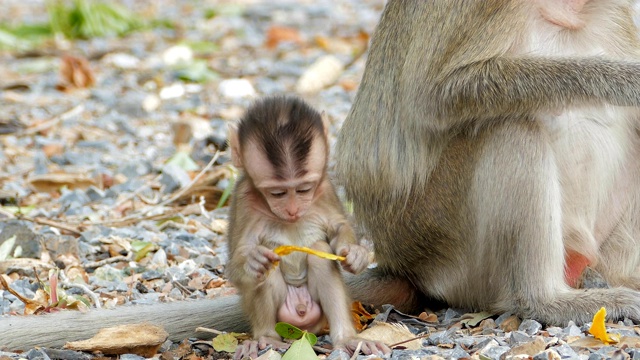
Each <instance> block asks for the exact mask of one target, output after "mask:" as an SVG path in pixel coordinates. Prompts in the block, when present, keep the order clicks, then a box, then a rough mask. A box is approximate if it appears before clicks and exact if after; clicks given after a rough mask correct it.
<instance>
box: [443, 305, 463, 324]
mask: <svg viewBox="0 0 640 360" xmlns="http://www.w3.org/2000/svg"><path fill="white" fill-rule="evenodd" d="M461 316H462V314H461V313H460V312H459V311H457V310H455V309H452V308H449V309H447V311H446V312H445V313H444V320H442V322H443V323H445V324H449V323H450V322H452V321H455V320H457V319H458V318H460V317H461Z"/></svg>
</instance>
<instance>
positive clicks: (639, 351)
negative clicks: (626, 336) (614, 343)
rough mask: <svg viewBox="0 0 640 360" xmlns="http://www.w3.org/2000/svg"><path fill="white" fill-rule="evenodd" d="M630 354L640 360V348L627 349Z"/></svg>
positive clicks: (635, 359) (634, 359) (632, 357)
mask: <svg viewBox="0 0 640 360" xmlns="http://www.w3.org/2000/svg"><path fill="white" fill-rule="evenodd" d="M627 352H628V353H629V356H631V359H633V360H640V349H627Z"/></svg>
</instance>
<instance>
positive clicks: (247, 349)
mask: <svg viewBox="0 0 640 360" xmlns="http://www.w3.org/2000/svg"><path fill="white" fill-rule="evenodd" d="M269 345H271V348H272V349H274V350H286V349H288V348H289V346H290V345H291V344H289V343H286V342H283V341H280V340H278V339H274V338H271V337H268V336H261V337H260V338H259V339H258V340H245V341H244V342H243V343H242V345H238V348H237V349H236V353H235V354H234V355H233V359H234V360H240V359H246V358H251V359H255V358H257V357H258V351H260V350H263V349H265V348H267V346H269Z"/></svg>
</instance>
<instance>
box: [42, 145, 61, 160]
mask: <svg viewBox="0 0 640 360" xmlns="http://www.w3.org/2000/svg"><path fill="white" fill-rule="evenodd" d="M42 152H43V153H44V155H45V156H46V157H47V158H50V157H52V156H54V155H61V154H62V153H64V145H63V144H45V145H43V146H42Z"/></svg>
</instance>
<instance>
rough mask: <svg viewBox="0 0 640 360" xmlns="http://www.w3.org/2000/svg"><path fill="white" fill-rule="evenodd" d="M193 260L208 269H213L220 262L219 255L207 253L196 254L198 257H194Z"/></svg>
mask: <svg viewBox="0 0 640 360" xmlns="http://www.w3.org/2000/svg"><path fill="white" fill-rule="evenodd" d="M195 262H196V264H198V265H200V266H203V267H205V268H209V269H215V268H216V267H218V266H220V265H221V264H222V262H221V261H220V258H219V257H217V256H213V255H208V254H200V255H198V257H197V258H195Z"/></svg>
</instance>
